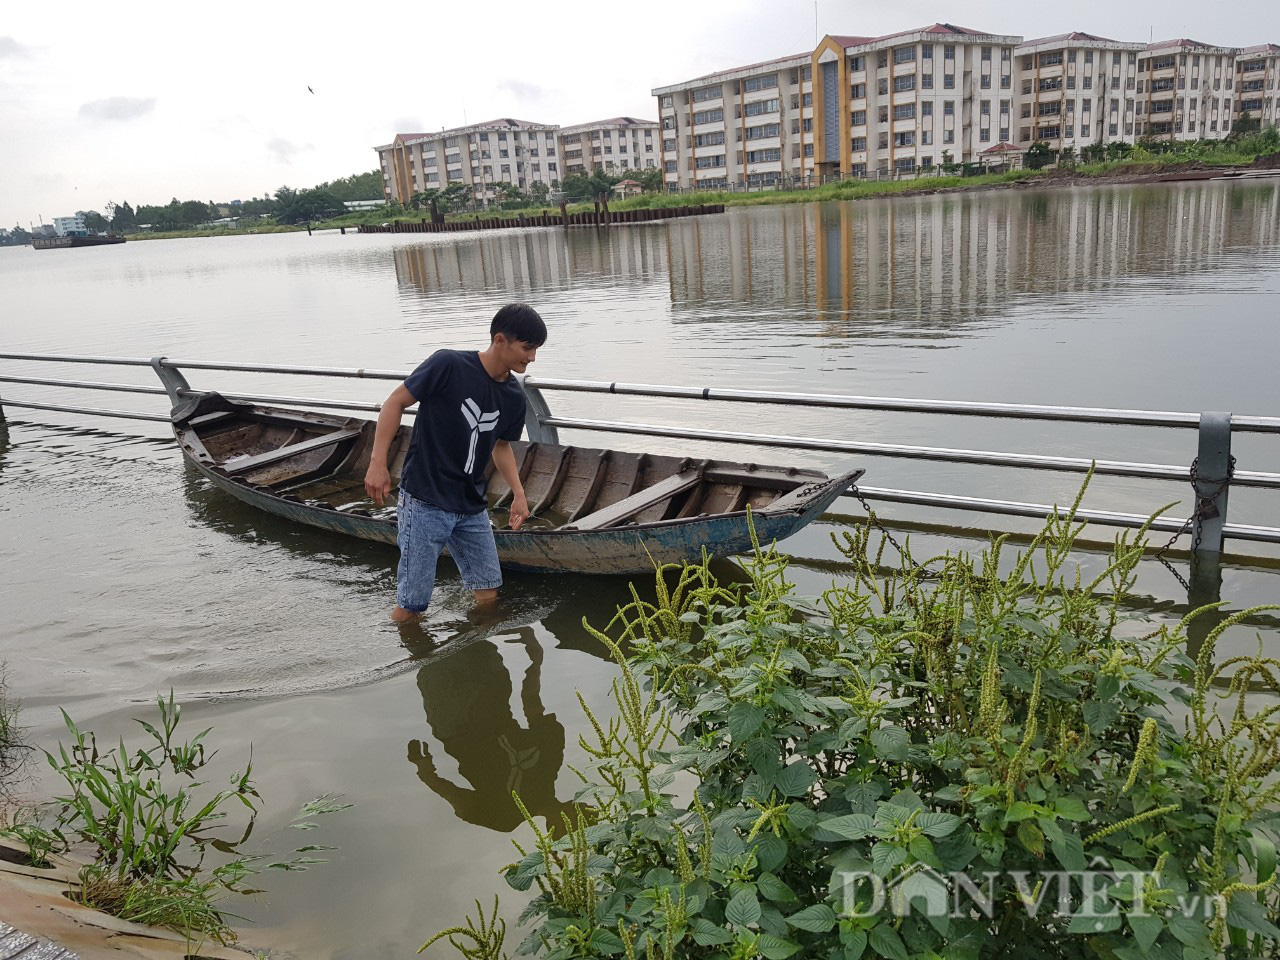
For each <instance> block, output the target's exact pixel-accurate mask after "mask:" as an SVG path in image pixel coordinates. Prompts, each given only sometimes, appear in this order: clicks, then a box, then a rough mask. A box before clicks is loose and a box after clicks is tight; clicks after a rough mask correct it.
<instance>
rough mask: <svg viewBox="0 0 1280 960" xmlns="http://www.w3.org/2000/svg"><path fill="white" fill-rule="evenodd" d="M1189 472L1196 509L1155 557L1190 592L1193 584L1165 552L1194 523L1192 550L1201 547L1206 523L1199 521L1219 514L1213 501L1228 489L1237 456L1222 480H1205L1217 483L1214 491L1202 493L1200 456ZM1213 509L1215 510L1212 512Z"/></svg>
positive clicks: (1234, 470) (1192, 462) (1232, 460)
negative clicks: (1194, 536)
mask: <svg viewBox="0 0 1280 960" xmlns="http://www.w3.org/2000/svg"><path fill="white" fill-rule="evenodd" d="M1188 473H1189V474H1190V477H1191V490H1192V493H1193V494H1194V495H1195V509H1194V510H1192V511H1191V516H1189V517H1187V520H1186V522H1185V523H1184V524H1183V525H1182V526H1181V527H1179V528H1178V529H1177V530H1176V531H1175V532H1174V534H1173V536H1172V537H1170V538H1169V542H1168V543H1166V544H1165V545H1164V546H1163V547H1161V548H1160V549H1159V550H1157V551H1156V554H1155V557H1156V559H1157V560H1159V561H1160V562H1161V563H1162V564H1164V567H1165V569H1166V570H1168V571H1169V572H1170V573H1172V574H1173V576H1174V578H1175V579H1176V580H1177V581H1178V583H1180V584H1181V585H1182V589H1184V590H1186V591H1188V592H1190V590H1191V584H1189V583H1188V582H1187V579H1186V577H1184V576H1183V575H1182V574H1181V573H1179V572H1178V570H1177V569H1176V568H1175V567H1174V566H1173V564H1171V563H1170V562H1169V561H1168V559H1167V558H1166V557H1165V553H1166V552H1167V551H1168V550H1169V548H1170V547H1172V546H1173V545H1174V543H1176V542H1177V540H1178V538H1179V537H1180V536H1182V535H1183V534H1184V533H1186V532H1187V531H1188V530H1190V529H1192V526H1193V525H1194V527H1195V531H1196V538H1195V542H1194V543H1192V545H1191V552H1192V554H1193V555H1194V554H1195V552H1196V551H1197V550H1199V549H1200V542H1201V540H1202V539H1203V535H1204V524H1203V523H1200V522H1198V521H1201V520H1206V519H1210V518H1212V517H1215V516H1217V515H1218V514H1217V508H1216V507H1214V505H1213V501H1215V500H1216V499H1218V496H1219V495H1220V494H1221V493H1222V492H1223V491H1224V490H1226V489H1227V487H1229V486H1230V485H1231V480H1232V479H1233V478H1234V477H1235V475H1236V458H1235V457H1231V458H1230V459H1229V460H1228V461H1227V475H1226V476H1225V477H1223V478H1222V479H1221V480H1207V481H1205V483H1209V484H1214V485H1215V486H1214V489H1213V492H1212V493H1209V494H1207V495H1202V494H1201V493H1200V481H1201V478H1200V458H1199V457H1196V458H1195V459H1194V460H1192V461H1191V469H1190V470H1189V471H1188ZM1211 510H1212V511H1213V512H1212V513H1210V511H1211Z"/></svg>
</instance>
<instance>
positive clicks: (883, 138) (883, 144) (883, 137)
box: [879, 133, 889, 150]
mask: <svg viewBox="0 0 1280 960" xmlns="http://www.w3.org/2000/svg"><path fill="white" fill-rule="evenodd" d="M879 146H880V149H881V150H887V149H888V148H889V134H888V133H882V134H880V137H879Z"/></svg>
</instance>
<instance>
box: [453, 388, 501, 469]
mask: <svg viewBox="0 0 1280 960" xmlns="http://www.w3.org/2000/svg"><path fill="white" fill-rule="evenodd" d="M462 415H463V417H465V418H466V421H467V425H468V426H469V427H471V443H470V444H469V445H468V446H467V463H466V466H464V467H463V468H462V472H463V473H470V472H471V470H472V468H473V467H475V465H476V443H477V442H478V441H479V439H480V434H482V433H488V432H489V431H490V430H492V429H494V428H495V427H497V425H498V411H497V410H494V411H493V412H492V413H481V412H480V405H479V404H477V403H476V402H475V401H474V400H472V399H471V398H470V397H468V398H467V399H466V400H463V401H462Z"/></svg>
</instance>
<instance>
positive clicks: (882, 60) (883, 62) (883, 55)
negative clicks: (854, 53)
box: [876, 50, 889, 67]
mask: <svg viewBox="0 0 1280 960" xmlns="http://www.w3.org/2000/svg"><path fill="white" fill-rule="evenodd" d="M888 65H889V52H888V51H887V50H881V51H880V52H879V53H878V54H876V66H877V67H887V66H888Z"/></svg>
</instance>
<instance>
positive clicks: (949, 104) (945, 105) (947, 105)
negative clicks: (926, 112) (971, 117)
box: [942, 100, 956, 117]
mask: <svg viewBox="0 0 1280 960" xmlns="http://www.w3.org/2000/svg"><path fill="white" fill-rule="evenodd" d="M955 112H956V102H955V101H954V100H943V101H942V115H943V116H946V117H952V116H955Z"/></svg>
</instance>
